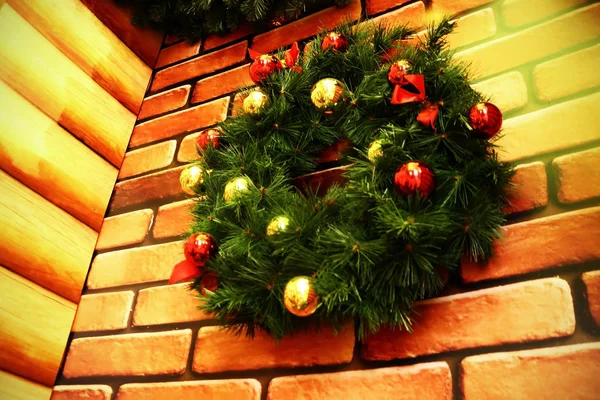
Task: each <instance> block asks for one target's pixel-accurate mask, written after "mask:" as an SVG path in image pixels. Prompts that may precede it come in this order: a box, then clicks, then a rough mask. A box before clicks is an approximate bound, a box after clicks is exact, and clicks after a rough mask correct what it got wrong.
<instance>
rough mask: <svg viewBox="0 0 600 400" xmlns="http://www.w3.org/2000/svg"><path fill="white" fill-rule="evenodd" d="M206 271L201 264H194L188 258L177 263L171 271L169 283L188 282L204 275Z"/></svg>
mask: <svg viewBox="0 0 600 400" xmlns="http://www.w3.org/2000/svg"><path fill="white" fill-rule="evenodd" d="M203 272H204V271H203V270H202V267H201V266H197V265H196V264H192V263H191V262H189V261H187V260H183V261H181V262H180V263H177V264H176V265H175V267H174V268H173V271H172V272H171V277H170V278H169V285H170V284H173V283H176V282H182V281H183V282H186V281H189V280H192V279H194V278H197V277H199V276H200V275H202V273H203Z"/></svg>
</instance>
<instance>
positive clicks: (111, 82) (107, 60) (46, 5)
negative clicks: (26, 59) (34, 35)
mask: <svg viewBox="0 0 600 400" xmlns="http://www.w3.org/2000/svg"><path fill="white" fill-rule="evenodd" d="M7 4H9V5H10V6H11V7H12V8H14V9H15V10H16V11H17V12H18V13H19V14H21V16H22V17H23V18H24V19H25V20H27V22H29V23H30V24H31V25H33V26H34V27H35V28H36V29H37V30H38V31H40V32H41V33H42V34H43V35H44V36H45V37H46V38H47V39H48V40H49V41H50V42H52V44H53V45H54V46H56V48H57V49H59V50H60V51H62V52H63V53H64V54H65V55H66V56H67V57H69V58H70V59H71V60H72V61H73V62H74V63H75V64H77V65H78V66H79V67H80V68H81V69H83V70H84V71H85V72H86V73H87V74H88V75H89V76H91V77H92V78H94V80H95V81H96V82H98V83H99V84H100V85H101V86H102V87H103V88H104V89H106V90H107V91H108V92H109V93H110V94H111V95H112V96H113V97H115V98H116V99H117V100H119V101H120V102H121V103H122V104H124V105H125V106H126V107H127V108H128V109H129V110H130V111H132V112H133V113H135V114H137V113H138V111H139V108H140V105H141V103H142V100H143V97H144V93H145V91H146V86H147V85H148V81H149V79H150V76H151V75H152V70H151V68H150V67H148V66H147V65H146V64H145V63H144V62H143V61H142V60H140V59H139V58H138V57H137V56H136V55H135V54H134V53H133V52H132V51H131V50H130V49H129V48H128V47H127V46H126V45H125V44H124V43H123V42H121V40H119V38H118V37H117V36H115V34H114V33H112V32H111V31H110V29H108V28H107V27H106V26H105V25H104V24H103V23H102V22H101V21H99V20H98V19H97V18H96V17H95V16H94V14H93V13H92V12H91V11H90V10H89V9H88V8H87V7H85V5H83V4H82V3H81V2H80V1H79V0H53V1H49V0H7Z"/></svg>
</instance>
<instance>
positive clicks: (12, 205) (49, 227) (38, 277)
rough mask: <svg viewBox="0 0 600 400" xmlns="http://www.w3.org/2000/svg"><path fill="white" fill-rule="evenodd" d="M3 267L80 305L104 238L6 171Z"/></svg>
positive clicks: (2, 178) (0, 203) (0, 215)
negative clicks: (94, 254)
mask: <svg viewBox="0 0 600 400" xmlns="http://www.w3.org/2000/svg"><path fill="white" fill-rule="evenodd" d="M0 193H2V196H0V221H2V222H1V227H0V264H2V265H4V266H5V267H7V268H9V269H11V270H13V271H14V272H16V273H18V274H20V275H22V276H24V277H25V278H27V279H29V280H31V281H33V282H35V283H37V284H39V285H41V286H43V287H45V288H46V289H49V290H51V291H53V292H54V293H57V294H59V295H60V296H63V297H65V298H67V299H69V300H71V301H74V302H78V301H79V297H80V295H81V288H82V287H83V283H84V281H85V278H86V275H87V271H88V268H89V265H90V260H91V258H92V252H93V251H94V245H95V244H96V239H97V237H98V234H97V233H96V232H94V231H93V230H92V229H91V228H90V227H88V226H86V225H85V224H83V223H82V222H80V221H78V220H77V219H75V217H72V216H71V215H69V214H68V213H67V212H66V211H63V210H61V209H60V208H58V207H56V206H55V205H54V204H52V203H50V202H49V201H47V200H46V199H44V198H43V197H41V196H40V195H38V194H37V193H35V192H34V191H32V190H31V189H29V188H28V187H26V186H24V185H23V184H21V183H20V182H18V181H17V180H15V179H14V178H12V177H11V176H10V175H7V174H6V173H5V172H3V171H0Z"/></svg>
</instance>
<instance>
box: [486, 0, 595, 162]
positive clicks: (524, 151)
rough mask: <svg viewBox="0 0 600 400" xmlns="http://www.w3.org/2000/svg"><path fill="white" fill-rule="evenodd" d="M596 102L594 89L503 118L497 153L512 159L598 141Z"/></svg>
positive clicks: (505, 158)
mask: <svg viewBox="0 0 600 400" xmlns="http://www.w3.org/2000/svg"><path fill="white" fill-rule="evenodd" d="M599 5H600V3H599ZM599 10H600V7H599ZM598 104H600V93H594V94H591V95H589V96H585V97H581V98H579V99H575V100H570V101H565V102H562V103H558V104H555V105H553V106H550V107H546V108H542V109H541V110H538V111H534V112H531V113H528V114H524V115H520V116H518V117H515V118H510V119H507V120H505V121H504V123H503V125H502V134H503V136H502V137H501V138H500V139H498V141H497V142H496V143H497V144H498V146H499V147H500V152H499V153H500V156H501V157H502V159H503V160H504V161H508V162H511V161H516V160H521V159H523V158H527V157H533V156H539V155H542V154H546V153H550V152H555V151H561V150H565V149H568V148H571V147H575V146H580V145H584V144H588V143H591V142H594V141H597V140H598V139H600V135H599V134H598V130H597V126H599V125H600V113H598V112H596V109H597V108H598Z"/></svg>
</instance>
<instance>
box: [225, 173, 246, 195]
mask: <svg viewBox="0 0 600 400" xmlns="http://www.w3.org/2000/svg"><path fill="white" fill-rule="evenodd" d="M249 190H250V180H249V179H248V178H246V177H244V176H239V177H237V178H233V179H231V180H230V181H229V182H227V184H226V185H225V191H224V192H223V198H224V199H225V201H231V200H233V199H234V198H235V197H237V196H239V195H241V194H244V193H247V192H248V191H249Z"/></svg>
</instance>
